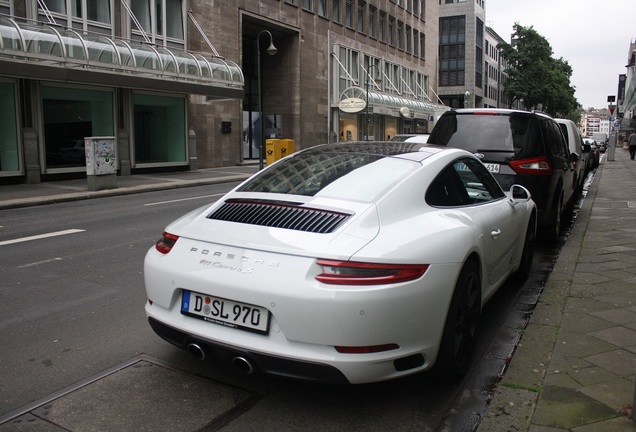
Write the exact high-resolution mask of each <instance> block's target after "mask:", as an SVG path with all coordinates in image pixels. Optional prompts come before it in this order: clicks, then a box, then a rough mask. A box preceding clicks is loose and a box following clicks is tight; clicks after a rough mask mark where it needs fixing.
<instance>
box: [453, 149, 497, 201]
mask: <svg viewBox="0 0 636 432" xmlns="http://www.w3.org/2000/svg"><path fill="white" fill-rule="evenodd" d="M455 169H456V170H457V172H458V173H459V176H460V178H461V179H462V182H463V183H464V187H465V188H466V190H467V191H468V196H469V197H470V199H471V201H472V202H473V203H483V202H488V201H492V200H496V199H499V198H502V197H504V196H505V193H504V192H503V190H502V189H501V186H499V183H497V181H496V180H495V178H494V177H493V176H492V174H490V173H489V172H488V170H487V169H486V167H485V166H484V164H482V163H481V162H479V161H476V160H475V159H468V158H467V159H462V160H460V161H458V162H457V163H456V164H455Z"/></svg>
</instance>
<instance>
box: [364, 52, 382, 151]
mask: <svg viewBox="0 0 636 432" xmlns="http://www.w3.org/2000/svg"><path fill="white" fill-rule="evenodd" d="M371 68H376V69H377V71H378V73H380V68H379V67H378V65H376V64H375V63H372V64H370V65H369V69H368V70H367V73H366V75H365V77H364V85H365V87H366V89H367V107H366V126H365V133H364V135H365V137H364V140H365V141H369V75H370V74H371ZM374 81H375V80H374Z"/></svg>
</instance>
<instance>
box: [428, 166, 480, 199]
mask: <svg viewBox="0 0 636 432" xmlns="http://www.w3.org/2000/svg"><path fill="white" fill-rule="evenodd" d="M425 199H426V202H427V203H428V204H429V205H432V206H435V207H459V206H465V205H469V204H470V203H471V200H470V198H469V196H468V191H467V190H466V188H465V187H464V183H463V182H462V180H461V178H460V177H459V174H458V173H457V170H456V169H455V166H454V165H450V166H448V167H446V168H445V169H444V170H443V171H442V172H441V173H439V175H438V176H437V177H436V178H435V180H433V182H432V183H431V185H430V186H429V187H428V190H427V191H426V197H425Z"/></svg>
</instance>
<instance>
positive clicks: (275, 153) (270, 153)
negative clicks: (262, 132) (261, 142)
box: [265, 138, 281, 165]
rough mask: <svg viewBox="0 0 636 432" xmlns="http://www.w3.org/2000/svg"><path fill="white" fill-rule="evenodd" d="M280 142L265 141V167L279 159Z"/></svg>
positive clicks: (277, 140)
mask: <svg viewBox="0 0 636 432" xmlns="http://www.w3.org/2000/svg"><path fill="white" fill-rule="evenodd" d="M280 141H281V140H279V139H274V138H271V139H268V140H265V163H266V164H267V165H270V164H273V163H274V162H276V161H277V160H278V159H280Z"/></svg>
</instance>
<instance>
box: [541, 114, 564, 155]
mask: <svg viewBox="0 0 636 432" xmlns="http://www.w3.org/2000/svg"><path fill="white" fill-rule="evenodd" d="M543 126H544V128H543V129H544V133H545V140H546V145H547V147H548V148H549V149H550V151H551V152H552V154H553V155H554V156H556V157H558V158H561V159H565V158H567V155H568V153H569V152H568V150H567V144H566V143H565V141H564V139H563V134H562V133H561V129H560V128H559V126H557V125H556V123H554V122H552V121H550V120H545V121H544V122H543Z"/></svg>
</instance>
